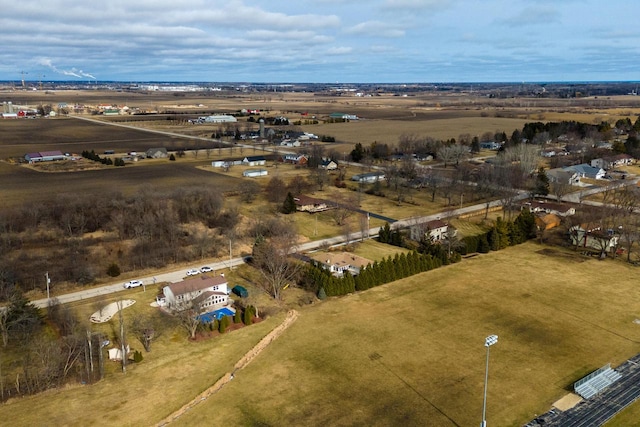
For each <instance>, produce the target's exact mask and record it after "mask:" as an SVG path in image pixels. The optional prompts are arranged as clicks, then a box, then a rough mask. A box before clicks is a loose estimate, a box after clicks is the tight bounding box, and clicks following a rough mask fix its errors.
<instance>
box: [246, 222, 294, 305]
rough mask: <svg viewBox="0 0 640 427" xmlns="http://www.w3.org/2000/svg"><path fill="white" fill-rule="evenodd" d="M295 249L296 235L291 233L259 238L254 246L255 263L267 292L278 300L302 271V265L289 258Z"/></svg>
mask: <svg viewBox="0 0 640 427" xmlns="http://www.w3.org/2000/svg"><path fill="white" fill-rule="evenodd" d="M294 248H295V235H293V234H291V233H289V234H280V235H276V236H273V237H270V238H268V239H265V238H258V239H257V240H256V243H255V244H254V246H253V262H254V264H255V266H256V268H257V269H258V270H259V271H260V273H261V274H262V277H263V278H264V280H265V288H266V291H267V292H268V293H269V294H270V295H271V296H272V297H273V298H275V299H276V300H279V299H280V298H281V293H282V289H283V288H284V287H285V286H286V285H288V284H291V283H293V282H295V279H296V278H297V277H298V275H299V273H300V271H301V270H302V267H303V264H302V263H300V262H298V261H294V260H292V259H290V258H289V254H290V253H292V252H293V251H294Z"/></svg>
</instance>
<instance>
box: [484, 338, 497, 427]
mask: <svg viewBox="0 0 640 427" xmlns="http://www.w3.org/2000/svg"><path fill="white" fill-rule="evenodd" d="M497 342H498V336H497V335H489V336H488V337H487V338H486V339H485V340H484V346H485V347H487V364H486V367H485V370H484V399H483V401H482V422H481V423H480V427H487V420H486V414H487V382H488V380H489V347H491V346H492V345H494V344H496V343H497Z"/></svg>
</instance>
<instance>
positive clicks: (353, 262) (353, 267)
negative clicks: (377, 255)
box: [311, 252, 371, 277]
mask: <svg viewBox="0 0 640 427" xmlns="http://www.w3.org/2000/svg"><path fill="white" fill-rule="evenodd" d="M311 259H313V260H314V261H315V262H316V263H317V264H318V265H320V266H321V267H322V268H325V269H327V270H329V271H330V272H331V274H333V275H334V276H337V277H342V276H343V275H344V273H345V271H348V272H349V273H351V275H353V276H355V275H357V274H360V271H361V270H363V269H365V268H366V267H367V266H368V265H369V264H371V261H370V260H368V259H366V258H363V257H361V256H358V255H355V254H352V253H350V252H323V253H319V254H314V255H313V256H312V257H311Z"/></svg>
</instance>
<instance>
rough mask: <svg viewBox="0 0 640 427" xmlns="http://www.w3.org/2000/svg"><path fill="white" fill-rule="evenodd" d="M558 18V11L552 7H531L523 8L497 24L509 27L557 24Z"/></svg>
mask: <svg viewBox="0 0 640 427" xmlns="http://www.w3.org/2000/svg"><path fill="white" fill-rule="evenodd" d="M560 18H561V16H560V13H559V11H558V10H557V9H556V8H555V7H553V6H533V7H525V8H524V9H522V10H521V11H520V12H519V13H517V14H515V15H512V16H509V17H507V18H504V19H500V20H499V22H501V23H503V24H505V25H508V26H510V27H525V26H531V25H548V24H553V23H557V22H559V21H560Z"/></svg>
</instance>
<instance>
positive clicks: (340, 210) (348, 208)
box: [328, 194, 358, 226]
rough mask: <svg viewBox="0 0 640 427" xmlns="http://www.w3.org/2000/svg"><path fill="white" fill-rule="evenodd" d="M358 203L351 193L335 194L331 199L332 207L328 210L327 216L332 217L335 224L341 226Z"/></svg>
mask: <svg viewBox="0 0 640 427" xmlns="http://www.w3.org/2000/svg"><path fill="white" fill-rule="evenodd" d="M357 207H358V204H357V201H356V200H355V199H354V197H353V195H351V194H349V195H343V194H340V195H336V197H334V199H333V209H331V210H330V211H328V214H329V216H330V217H331V219H333V220H334V221H335V223H336V225H339V226H342V225H343V224H344V223H345V221H346V220H347V218H349V217H350V216H351V215H353V213H354V211H355V209H357Z"/></svg>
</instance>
